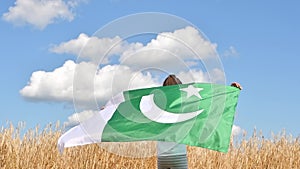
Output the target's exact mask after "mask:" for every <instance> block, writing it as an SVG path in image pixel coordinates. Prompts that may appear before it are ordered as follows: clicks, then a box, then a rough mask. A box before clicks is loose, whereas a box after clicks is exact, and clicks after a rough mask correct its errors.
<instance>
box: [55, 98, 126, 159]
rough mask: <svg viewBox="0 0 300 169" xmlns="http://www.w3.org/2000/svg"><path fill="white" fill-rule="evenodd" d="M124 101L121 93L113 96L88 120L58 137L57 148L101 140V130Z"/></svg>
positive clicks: (61, 148)
mask: <svg viewBox="0 0 300 169" xmlns="http://www.w3.org/2000/svg"><path fill="white" fill-rule="evenodd" d="M122 102H124V96H123V93H120V94H118V95H116V96H114V97H113V98H112V99H110V100H109V101H108V103H107V104H106V105H105V108H104V109H103V110H101V111H100V112H98V113H96V114H95V115H94V116H92V117H91V118H89V119H88V120H86V121H84V122H82V123H81V124H79V125H77V126H75V127H73V128H71V129H70V130H68V131H67V132H66V133H64V134H63V135H62V136H61V137H60V138H59V139H58V149H59V151H60V152H61V153H62V152H63V150H64V148H66V147H73V146H79V145H86V144H92V143H99V142H101V138H102V132H103V130H104V127H105V126H106V124H107V122H108V121H109V120H110V119H111V117H112V116H113V114H114V112H115V111H116V110H117V108H118V106H119V104H120V103H122Z"/></svg>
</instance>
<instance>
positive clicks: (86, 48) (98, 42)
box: [50, 33, 142, 64]
mask: <svg viewBox="0 0 300 169" xmlns="http://www.w3.org/2000/svg"><path fill="white" fill-rule="evenodd" d="M139 46H142V44H140V43H132V44H128V43H127V42H126V41H123V40H122V39H121V38H120V37H118V36H116V37H114V38H98V37H95V36H92V37H89V36H88V35H86V34H84V33H81V34H80V35H79V36H78V37H77V38H76V39H72V40H70V41H67V42H62V43H61V44H59V45H53V46H52V48H51V49H50V51H51V52H54V53H58V54H63V53H66V54H72V55H75V56H80V58H81V59H86V60H88V61H92V62H94V63H98V62H99V61H101V63H102V64H105V63H108V62H109V57H110V56H112V55H120V54H121V53H122V52H124V51H125V50H134V49H135V48H139ZM101 59H104V60H101Z"/></svg>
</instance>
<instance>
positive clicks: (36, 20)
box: [2, 0, 82, 29]
mask: <svg viewBox="0 0 300 169" xmlns="http://www.w3.org/2000/svg"><path fill="white" fill-rule="evenodd" d="M80 1H82V0H70V1H68V2H65V1H63V0H16V2H15V4H14V6H12V7H10V8H9V9H8V12H7V13H4V14H3V15H2V18H3V19H4V20H6V21H8V22H11V23H13V24H15V25H24V24H30V25H33V26H34V27H36V28H38V29H44V28H45V27H46V26H47V25H49V24H51V23H54V22H55V21H56V20H68V21H72V20H73V19H74V13H73V12H72V10H73V8H74V7H75V6H77V5H78V3H79V2H80Z"/></svg>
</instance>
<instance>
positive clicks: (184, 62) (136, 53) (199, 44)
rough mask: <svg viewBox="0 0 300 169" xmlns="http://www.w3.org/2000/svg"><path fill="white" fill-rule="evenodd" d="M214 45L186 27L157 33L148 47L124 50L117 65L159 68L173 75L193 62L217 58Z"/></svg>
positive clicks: (192, 29) (197, 32)
mask: <svg viewBox="0 0 300 169" xmlns="http://www.w3.org/2000/svg"><path fill="white" fill-rule="evenodd" d="M216 47H217V45H216V44H213V43H211V42H209V41H208V40H206V39H205V38H204V37H203V36H202V35H201V34H200V33H199V31H198V30H197V29H195V28H193V27H190V26H188V27H186V28H183V29H178V30H175V31H174V32H164V33H160V34H159V35H158V36H157V37H156V39H152V40H151V42H149V43H148V44H147V45H145V46H142V47H140V48H135V49H134V50H127V51H124V52H123V53H122V55H121V57H120V62H121V63H122V64H125V65H129V66H138V67H158V68H161V69H166V70H171V71H173V72H175V71H179V70H180V69H186V68H188V67H189V66H190V64H191V63H192V64H195V62H193V60H197V61H199V60H203V59H209V58H216V57H217V53H216V51H215V50H216Z"/></svg>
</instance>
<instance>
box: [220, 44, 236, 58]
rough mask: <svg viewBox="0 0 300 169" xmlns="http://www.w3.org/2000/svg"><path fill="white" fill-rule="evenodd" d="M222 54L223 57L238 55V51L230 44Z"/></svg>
mask: <svg viewBox="0 0 300 169" xmlns="http://www.w3.org/2000/svg"><path fill="white" fill-rule="evenodd" d="M223 56H224V57H238V56H239V53H238V52H237V50H236V49H235V48H234V47H233V46H230V47H229V48H228V49H227V50H225V52H224V53H223Z"/></svg>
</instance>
